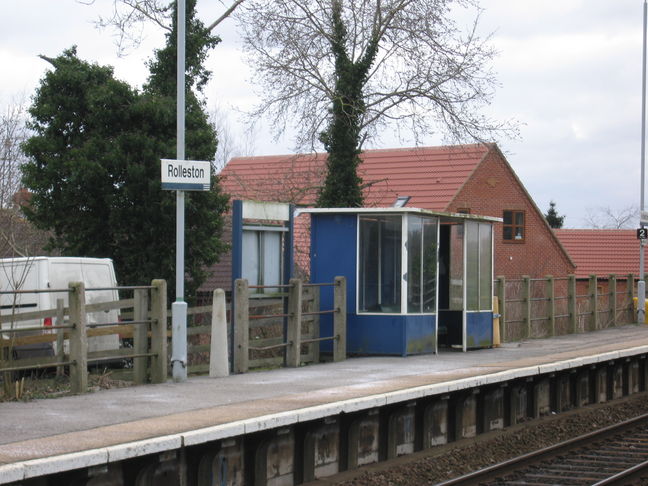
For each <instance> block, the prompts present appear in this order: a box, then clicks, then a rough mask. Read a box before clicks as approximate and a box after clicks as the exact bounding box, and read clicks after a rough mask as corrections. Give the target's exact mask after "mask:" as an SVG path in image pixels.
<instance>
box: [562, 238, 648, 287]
mask: <svg viewBox="0 0 648 486" xmlns="http://www.w3.org/2000/svg"><path fill="white" fill-rule="evenodd" d="M554 232H555V234H556V236H557V237H558V240H560V242H561V243H562V245H563V246H564V247H565V249H566V250H567V253H569V255H570V256H571V257H572V260H573V261H574V263H575V264H576V276H577V277H578V278H586V277H589V276H590V275H598V276H600V277H602V276H606V275H610V274H616V275H617V276H622V275H628V274H630V273H632V274H634V275H638V274H639V240H637V234H636V231H635V230H612V229H557V230H554ZM645 268H646V269H648V265H646V266H645Z"/></svg>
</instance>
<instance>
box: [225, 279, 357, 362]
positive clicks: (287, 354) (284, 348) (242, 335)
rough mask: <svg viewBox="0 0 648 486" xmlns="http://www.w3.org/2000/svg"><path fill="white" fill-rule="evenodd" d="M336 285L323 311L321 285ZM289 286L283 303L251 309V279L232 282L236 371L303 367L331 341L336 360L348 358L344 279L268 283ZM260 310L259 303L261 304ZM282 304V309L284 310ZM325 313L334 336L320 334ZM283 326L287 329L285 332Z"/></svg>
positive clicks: (317, 356) (317, 359) (294, 280)
mask: <svg viewBox="0 0 648 486" xmlns="http://www.w3.org/2000/svg"><path fill="white" fill-rule="evenodd" d="M324 286H331V287H333V294H334V303H333V309H328V310H323V311H321V310H319V308H320V289H321V288H322V287H324ZM270 287H272V288H273V289H276V288H281V289H283V290H287V294H286V297H287V302H286V304H285V307H284V306H282V307H281V308H277V307H275V308H274V311H271V313H267V312H266V313H257V314H250V302H251V301H253V300H254V299H252V300H251V299H250V288H252V289H255V288H259V287H256V286H248V282H247V280H244V279H239V280H237V281H236V282H235V285H234V312H235V318H234V323H235V324H234V336H233V338H234V360H233V361H234V367H233V371H234V372H235V373H244V372H246V371H247V370H248V369H249V368H255V367H262V366H279V365H281V364H282V363H285V365H286V366H292V367H295V366H300V365H301V364H302V363H305V362H318V361H319V344H320V342H322V341H332V349H333V360H334V361H339V360H343V359H346V312H347V311H346V279H345V278H344V277H336V279H335V281H334V282H333V283H324V284H313V283H310V284H309V283H306V284H305V283H303V282H302V281H301V280H300V279H291V280H290V284H288V285H281V286H276V285H274V286H270ZM257 309H258V308H257ZM282 309H283V310H282ZM323 314H332V316H333V335H332V336H325V337H320V327H319V320H320V316H321V315H323ZM284 328H285V332H284ZM268 330H270V332H267V331H268Z"/></svg>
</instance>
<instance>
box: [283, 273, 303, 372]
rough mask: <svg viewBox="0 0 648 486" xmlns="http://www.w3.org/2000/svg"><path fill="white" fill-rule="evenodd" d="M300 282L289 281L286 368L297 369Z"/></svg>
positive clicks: (300, 314) (299, 340)
mask: <svg viewBox="0 0 648 486" xmlns="http://www.w3.org/2000/svg"><path fill="white" fill-rule="evenodd" d="M301 321H302V281H301V280H300V279H298V278H291V279H290V288H289V289H288V328H287V331H286V342H287V343H288V346H286V366H290V367H293V368H295V367H297V366H299V363H300V353H301Z"/></svg>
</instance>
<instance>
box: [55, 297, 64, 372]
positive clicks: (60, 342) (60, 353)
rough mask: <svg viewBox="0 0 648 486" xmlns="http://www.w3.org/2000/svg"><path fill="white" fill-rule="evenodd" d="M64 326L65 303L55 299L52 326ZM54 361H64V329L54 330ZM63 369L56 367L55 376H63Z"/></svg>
mask: <svg viewBox="0 0 648 486" xmlns="http://www.w3.org/2000/svg"><path fill="white" fill-rule="evenodd" d="M64 324H65V303H64V301H63V299H56V320H55V321H54V325H56V326H62V325H64ZM56 361H58V362H59V363H61V362H63V361H65V329H57V330H56ZM64 373H65V369H64V367H63V366H57V367H56V376H63V374H64Z"/></svg>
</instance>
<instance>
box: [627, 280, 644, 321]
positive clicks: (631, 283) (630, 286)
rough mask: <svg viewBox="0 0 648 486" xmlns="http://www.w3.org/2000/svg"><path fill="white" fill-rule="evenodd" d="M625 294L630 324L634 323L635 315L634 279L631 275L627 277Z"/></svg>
mask: <svg viewBox="0 0 648 486" xmlns="http://www.w3.org/2000/svg"><path fill="white" fill-rule="evenodd" d="M626 292H627V293H628V301H629V302H630V304H629V305H630V322H636V321H637V313H636V312H635V310H634V298H635V278H634V275H633V274H632V273H631V274H629V275H628V280H627V281H626ZM640 324H641V323H640Z"/></svg>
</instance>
